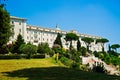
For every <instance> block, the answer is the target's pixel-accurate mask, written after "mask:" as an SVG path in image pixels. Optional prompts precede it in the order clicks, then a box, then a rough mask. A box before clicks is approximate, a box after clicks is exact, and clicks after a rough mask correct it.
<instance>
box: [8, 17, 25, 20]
mask: <svg viewBox="0 0 120 80" xmlns="http://www.w3.org/2000/svg"><path fill="white" fill-rule="evenodd" d="M10 18H11V19H18V20H27V19H26V18H20V17H16V16H10Z"/></svg>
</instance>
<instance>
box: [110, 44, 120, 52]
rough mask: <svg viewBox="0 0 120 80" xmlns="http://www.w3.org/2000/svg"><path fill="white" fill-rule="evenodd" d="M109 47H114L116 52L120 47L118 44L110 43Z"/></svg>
mask: <svg viewBox="0 0 120 80" xmlns="http://www.w3.org/2000/svg"><path fill="white" fill-rule="evenodd" d="M111 48H112V49H114V50H115V51H116V52H117V48H120V45H119V44H113V45H111Z"/></svg>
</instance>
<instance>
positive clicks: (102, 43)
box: [96, 38, 109, 52]
mask: <svg viewBox="0 0 120 80" xmlns="http://www.w3.org/2000/svg"><path fill="white" fill-rule="evenodd" d="M107 42H109V40H108V39H106V38H102V39H97V40H96V44H97V43H101V47H102V51H103V52H104V51H105V50H104V45H105V43H107Z"/></svg>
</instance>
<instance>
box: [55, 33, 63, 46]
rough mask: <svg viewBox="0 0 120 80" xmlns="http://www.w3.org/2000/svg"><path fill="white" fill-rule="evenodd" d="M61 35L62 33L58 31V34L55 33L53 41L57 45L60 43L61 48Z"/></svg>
mask: <svg viewBox="0 0 120 80" xmlns="http://www.w3.org/2000/svg"><path fill="white" fill-rule="evenodd" d="M61 37H62V35H61V34H60V33H58V34H57V37H56V39H55V41H54V44H58V45H60V46H61V48H62V41H61Z"/></svg>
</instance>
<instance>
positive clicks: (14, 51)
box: [11, 34, 25, 54]
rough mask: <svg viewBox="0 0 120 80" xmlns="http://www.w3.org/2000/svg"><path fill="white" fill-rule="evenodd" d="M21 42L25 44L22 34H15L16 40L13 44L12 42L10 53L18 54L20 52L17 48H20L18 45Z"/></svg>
mask: <svg viewBox="0 0 120 80" xmlns="http://www.w3.org/2000/svg"><path fill="white" fill-rule="evenodd" d="M22 44H25V42H24V39H23V37H22V35H21V34H19V35H18V36H17V40H16V42H15V44H13V46H12V50H11V52H12V53H19V54H20V53H21V51H20V50H19V48H20V46H21V45H22Z"/></svg>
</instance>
